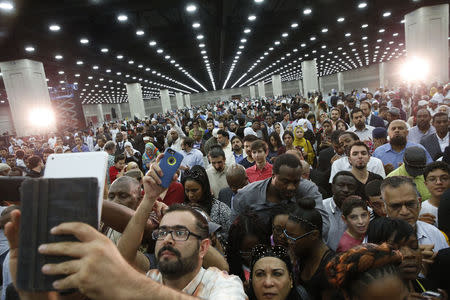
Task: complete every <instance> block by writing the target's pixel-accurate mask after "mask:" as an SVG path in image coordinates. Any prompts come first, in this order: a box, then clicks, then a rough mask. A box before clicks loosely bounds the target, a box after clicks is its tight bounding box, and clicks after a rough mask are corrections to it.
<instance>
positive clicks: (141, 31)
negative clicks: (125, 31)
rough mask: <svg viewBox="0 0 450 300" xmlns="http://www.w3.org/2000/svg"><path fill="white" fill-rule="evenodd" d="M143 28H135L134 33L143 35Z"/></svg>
mask: <svg viewBox="0 0 450 300" xmlns="http://www.w3.org/2000/svg"><path fill="white" fill-rule="evenodd" d="M144 33H145V32H144V30H141V29H139V30H136V35H144Z"/></svg>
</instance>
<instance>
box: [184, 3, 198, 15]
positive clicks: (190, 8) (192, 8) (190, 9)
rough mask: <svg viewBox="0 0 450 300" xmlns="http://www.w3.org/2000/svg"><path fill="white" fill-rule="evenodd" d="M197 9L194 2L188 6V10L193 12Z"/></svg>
mask: <svg viewBox="0 0 450 300" xmlns="http://www.w3.org/2000/svg"><path fill="white" fill-rule="evenodd" d="M196 10H197V6H195V5H194V4H189V5H188V6H186V11H187V12H190V13H193V12H195V11H196Z"/></svg>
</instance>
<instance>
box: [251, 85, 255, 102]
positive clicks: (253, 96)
mask: <svg viewBox="0 0 450 300" xmlns="http://www.w3.org/2000/svg"><path fill="white" fill-rule="evenodd" d="M254 98H256V88H255V86H254V85H251V86H250V99H254Z"/></svg>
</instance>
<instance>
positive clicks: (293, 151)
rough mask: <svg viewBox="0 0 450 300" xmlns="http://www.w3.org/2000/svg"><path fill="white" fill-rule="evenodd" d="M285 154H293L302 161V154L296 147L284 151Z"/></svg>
mask: <svg viewBox="0 0 450 300" xmlns="http://www.w3.org/2000/svg"><path fill="white" fill-rule="evenodd" d="M286 154H292V155H294V156H295V157H296V158H298V160H299V161H302V159H303V155H302V154H301V153H300V150H298V149H290V150H288V151H286Z"/></svg>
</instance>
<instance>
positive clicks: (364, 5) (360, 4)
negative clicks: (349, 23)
mask: <svg viewBox="0 0 450 300" xmlns="http://www.w3.org/2000/svg"><path fill="white" fill-rule="evenodd" d="M365 7H367V3H366V2H361V3H359V4H358V8H365Z"/></svg>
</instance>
